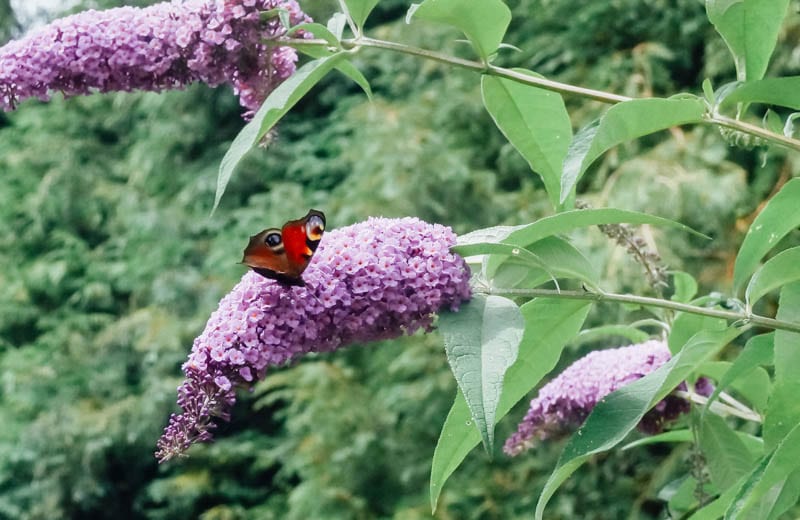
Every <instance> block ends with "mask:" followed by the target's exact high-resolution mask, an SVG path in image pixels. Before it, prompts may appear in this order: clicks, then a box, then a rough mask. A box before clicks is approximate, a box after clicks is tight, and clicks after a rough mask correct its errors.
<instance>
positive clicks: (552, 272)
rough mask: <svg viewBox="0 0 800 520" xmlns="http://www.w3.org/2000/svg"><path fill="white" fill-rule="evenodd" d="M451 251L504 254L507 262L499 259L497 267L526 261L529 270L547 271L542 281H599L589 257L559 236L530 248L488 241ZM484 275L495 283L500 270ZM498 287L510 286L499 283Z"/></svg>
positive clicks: (593, 284)
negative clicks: (564, 279) (565, 279)
mask: <svg viewBox="0 0 800 520" xmlns="http://www.w3.org/2000/svg"><path fill="white" fill-rule="evenodd" d="M452 251H453V252H454V253H458V254H459V255H461V256H463V257H470V256H474V255H501V256H502V257H503V258H504V259H505V261H502V260H501V261H499V263H498V266H500V265H506V264H508V263H509V262H512V261H513V262H514V263H524V264H525V266H526V267H527V268H528V269H531V268H534V269H535V268H538V269H540V270H541V271H542V272H543V273H544V274H545V277H544V279H543V282H544V281H547V280H550V279H553V278H576V279H578V280H581V281H583V282H584V283H586V284H588V285H591V286H595V285H596V284H597V272H596V271H595V269H594V267H593V266H592V264H591V263H590V262H589V260H587V259H586V257H585V256H583V254H582V253H581V252H580V251H578V250H577V249H575V247H574V246H572V245H571V244H570V243H569V242H567V241H566V240H564V239H562V238H559V237H547V238H545V239H542V240H539V241H537V242H536V243H535V244H532V245H530V246H529V247H528V248H527V249H526V248H522V247H518V246H513V245H510V244H503V243H489V242H485V243H476V244H470V245H463V246H455V247H453V248H452ZM484 274H485V275H486V276H487V278H488V279H489V280H490V281H492V282H493V285H495V284H494V277H495V275H496V274H497V272H496V271H488V270H486V272H485V273H484ZM495 286H496V287H503V288H507V286H506V285H502V284H500V283H498V284H496V285H495Z"/></svg>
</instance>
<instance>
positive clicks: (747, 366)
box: [706, 332, 775, 406]
mask: <svg viewBox="0 0 800 520" xmlns="http://www.w3.org/2000/svg"><path fill="white" fill-rule="evenodd" d="M774 340H775V333H774V332H770V333H767V334H760V335H758V336H753V337H752V338H750V339H749V340H747V343H746V344H745V346H744V348H743V349H742V352H741V353H740V354H739V355H738V356H737V357H736V360H735V361H734V362H733V363H732V364H731V366H730V368H728V370H726V371H725V372H724V373H723V374H722V376H721V377H719V378H718V379H717V384H716V386H715V388H714V392H713V393H712V394H711V396H709V398H708V404H707V405H706V406H710V404H711V403H713V402H714V401H715V400H716V399H717V397H719V394H720V392H723V391H725V389H726V388H728V387H729V386H730V385H732V384H733V383H734V382H735V381H737V380H739V379H740V378H743V377H744V376H746V375H748V374H751V373H753V370H755V369H756V368H758V367H759V366H761V365H771V364H772V360H773V348H774Z"/></svg>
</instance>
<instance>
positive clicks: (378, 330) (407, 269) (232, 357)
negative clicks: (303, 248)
mask: <svg viewBox="0 0 800 520" xmlns="http://www.w3.org/2000/svg"><path fill="white" fill-rule="evenodd" d="M455 240H456V236H455V234H454V233H453V232H452V230H450V228H447V227H444V226H441V225H438V224H427V223H425V222H422V221H421V220H419V219H415V218H404V219H386V218H371V219H369V220H368V221H367V222H363V223H360V224H355V225H353V226H349V227H345V228H342V229H338V230H334V231H332V232H330V233H326V234H325V236H324V237H323V238H322V242H321V243H320V245H319V248H318V249H317V252H316V253H315V254H314V258H313V259H312V260H311V263H310V264H309V266H308V268H307V269H306V270H305V272H304V273H303V279H304V280H305V282H306V286H305V287H285V286H282V285H280V284H279V283H277V282H275V281H274V280H268V279H266V278H263V277H262V276H260V275H258V274H256V273H254V272H252V271H250V272H248V273H246V274H245V275H244V276H243V277H242V280H241V282H239V284H238V285H237V286H236V287H234V289H233V290H232V291H231V292H230V293H229V294H228V295H227V296H225V297H224V298H223V299H222V301H220V304H219V308H218V309H217V310H216V311H214V313H213V314H212V315H211V318H210V319H209V320H208V323H207V324H206V328H205V330H204V331H203V333H202V334H201V335H200V336H199V337H198V338H197V339H195V341H194V346H193V347H192V353H191V354H190V355H189V359H188V361H187V362H186V363H184V365H183V371H184V373H185V374H186V380H185V381H184V383H183V384H182V385H181V387H180V388H179V389H178V404H179V405H180V406H181V408H183V413H182V414H180V415H175V414H173V415H172V416H171V417H170V420H169V424H168V425H167V427H166V428H165V430H164V434H163V435H162V437H161V439H160V440H159V441H158V451H157V452H156V457H157V458H158V459H159V461H162V462H163V461H165V460H168V459H170V458H172V457H174V456H176V455H179V454H181V453H183V452H184V451H185V450H186V449H187V448H188V447H189V446H190V445H191V444H193V443H195V442H198V441H207V440H210V439H211V430H212V429H213V428H214V426H215V425H214V422H213V421H214V420H215V419H217V418H221V419H223V420H228V418H229V411H230V409H231V407H232V405H233V403H234V400H235V393H234V391H235V387H237V386H239V387H245V388H247V387H250V386H251V385H252V383H253V382H254V381H255V380H258V379H262V378H263V377H264V375H265V373H266V370H267V367H271V366H276V365H282V364H284V363H286V362H287V361H290V360H292V359H295V358H297V357H299V356H301V355H303V354H305V353H307V352H327V351H331V350H335V349H337V348H339V347H342V346H345V345H348V344H350V343H355V342H366V341H373V340H378V339H386V338H393V337H397V336H400V335H402V334H403V333H407V334H410V333H412V332H414V331H416V330H417V329H420V328H425V329H427V328H429V327H430V325H431V321H432V319H433V316H432V315H433V313H435V312H437V311H438V310H440V309H442V308H446V309H452V310H455V309H457V308H458V306H459V304H460V303H461V302H462V301H464V300H467V299H468V298H469V297H470V289H469V270H468V268H467V266H466V264H465V262H464V260H463V259H462V258H461V257H459V256H457V255H455V254H453V253H451V252H450V247H451V246H453V245H455Z"/></svg>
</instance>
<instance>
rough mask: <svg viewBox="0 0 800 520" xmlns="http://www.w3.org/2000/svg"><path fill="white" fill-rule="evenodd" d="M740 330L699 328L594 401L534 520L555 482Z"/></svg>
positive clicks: (611, 442) (609, 443)
mask: <svg viewBox="0 0 800 520" xmlns="http://www.w3.org/2000/svg"><path fill="white" fill-rule="evenodd" d="M739 334H740V331H739V330H737V329H736V328H734V327H731V328H729V329H726V330H724V331H708V330H704V331H701V332H699V333H698V334H696V335H695V336H693V337H692V338H691V339H690V340H689V342H688V343H687V344H686V345H685V346H684V347H683V349H681V350H680V352H678V353H677V354H675V355H674V356H673V357H672V359H670V360H669V361H668V362H667V363H665V364H664V365H662V366H661V367H659V368H658V369H657V370H655V371H654V372H651V373H650V374H648V375H647V376H645V377H643V378H641V379H638V380H636V381H634V382H632V383H630V384H628V385H625V386H624V387H622V388H620V389H618V390H617V391H615V392H613V393H611V394H610V395H608V396H607V397H606V398H605V399H603V400H601V401H600V402H599V403H597V406H595V407H594V410H592V413H591V414H590V415H589V417H588V418H587V419H586V422H585V423H584V424H583V426H581V428H580V429H579V430H578V431H577V432H576V433H575V435H573V436H572V438H570V440H569V442H568V443H567V446H566V447H565V448H564V452H563V453H562V454H561V457H560V458H559V461H558V465H557V467H556V469H555V471H554V472H553V473H552V474H551V475H550V478H549V479H548V480H547V483H546V484H545V486H544V489H543V490H542V493H541V495H540V496H539V502H538V503H537V505H536V516H535V518H536V519H537V520H540V519H541V518H542V517H543V514H544V508H545V507H546V506H547V502H548V501H549V500H550V498H551V497H552V496H553V494H554V493H555V492H556V490H557V489H558V487H559V486H560V485H561V484H562V483H563V482H564V481H565V480H566V479H567V478H569V476H570V475H571V474H572V473H573V472H575V470H576V469H578V468H579V467H580V466H581V465H582V464H583V463H584V462H586V461H587V460H588V459H589V457H591V456H592V455H593V454H595V453H600V452H603V451H607V450H609V449H611V448H613V447H614V446H616V445H617V444H618V443H619V442H620V441H622V439H624V438H625V436H626V435H627V434H628V433H630V431H631V430H633V429H634V428H635V427H636V425H637V424H638V423H639V421H640V420H641V419H642V417H643V416H644V414H645V413H646V412H647V410H649V409H650V408H652V407H653V406H654V405H655V404H656V403H658V402H659V401H660V400H661V399H663V398H664V397H665V396H666V395H667V394H669V393H670V392H672V391H673V390H674V389H675V387H676V386H678V385H679V384H680V383H681V382H682V381H684V380H685V379H686V378H687V377H688V376H689V375H690V374H691V373H692V372H693V371H694V368H695V367H696V366H697V365H698V364H700V363H702V362H703V361H705V360H707V359H708V358H710V357H711V356H713V355H714V354H716V353H717V352H718V351H719V350H720V349H722V347H724V346H725V345H726V344H728V343H729V342H730V341H732V340H733V339H735V338H736V337H737V336H738V335H739Z"/></svg>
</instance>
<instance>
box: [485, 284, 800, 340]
mask: <svg viewBox="0 0 800 520" xmlns="http://www.w3.org/2000/svg"><path fill="white" fill-rule="evenodd" d="M486 292H487V293H488V294H493V295H497V296H523V297H528V298H538V297H542V298H564V299H567V300H585V301H594V302H602V301H605V302H616V303H632V304H636V305H641V306H643V307H658V308H661V309H669V310H673V311H677V312H688V313H691V314H699V315H701V316H708V317H711V318H721V319H723V320H727V321H741V322H744V323H749V324H751V325H754V326H757V327H764V328H767V329H780V330H787V331H790V332H798V333H800V323H792V322H789V321H783V320H776V319H774V318H767V317H766V316H760V315H758V314H752V313H749V312H746V311H742V312H736V311H726V310H722V309H710V308H708V307H698V306H697V305H691V304H688V303H680V302H674V301H672V300H662V299H660V298H650V297H647V296H634V295H632V294H615V293H606V292H590V291H556V290H553V289H489V290H487V291H486Z"/></svg>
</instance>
